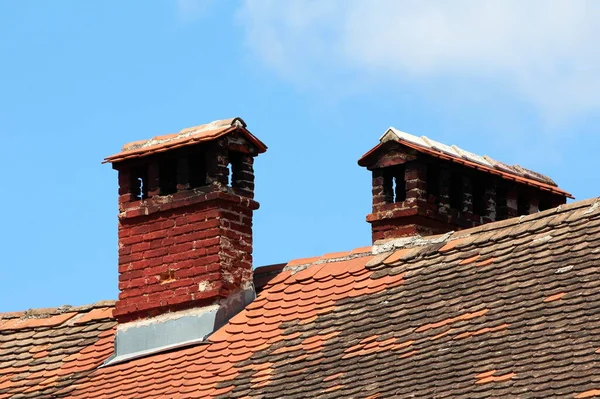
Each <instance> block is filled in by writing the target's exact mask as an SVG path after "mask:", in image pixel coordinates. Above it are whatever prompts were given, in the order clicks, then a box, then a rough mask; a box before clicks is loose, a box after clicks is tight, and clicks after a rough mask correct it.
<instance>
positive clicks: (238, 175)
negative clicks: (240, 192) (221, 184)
mask: <svg viewBox="0 0 600 399" xmlns="http://www.w3.org/2000/svg"><path fill="white" fill-rule="evenodd" d="M228 167H229V168H230V176H231V178H230V185H231V187H233V188H238V187H239V186H240V182H241V180H242V154H240V153H239V152H229V166H228Z"/></svg>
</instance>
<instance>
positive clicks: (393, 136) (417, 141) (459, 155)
mask: <svg viewBox="0 0 600 399" xmlns="http://www.w3.org/2000/svg"><path fill="white" fill-rule="evenodd" d="M387 141H397V142H400V143H402V145H405V146H407V147H410V148H413V149H415V150H417V151H419V152H422V153H425V154H428V155H431V156H434V157H437V158H441V159H444V160H447V161H451V162H455V163H459V164H461V165H465V166H468V167H472V168H475V169H480V170H482V171H484V172H487V173H492V174H495V175H498V176H500V177H502V178H504V179H508V180H514V181H517V182H519V183H522V184H526V185H529V186H534V187H538V188H541V189H543V190H546V191H550V192H553V193H556V194H560V195H564V196H567V197H569V198H574V197H573V196H572V195H571V194H569V193H568V192H566V191H564V190H562V189H560V188H558V186H557V185H556V183H555V182H554V181H553V180H552V179H551V178H550V177H548V176H545V175H543V174H541V173H538V172H534V171H532V170H529V169H526V168H524V167H522V166H520V165H512V166H511V165H507V164H505V163H503V162H500V161H496V160H495V159H492V158H490V157H488V156H487V155H483V156H481V155H477V154H474V153H472V152H470V151H467V150H464V149H462V148H460V147H457V146H455V145H452V146H448V145H446V144H443V143H440V142H438V141H435V140H432V139H430V138H428V137H425V136H421V137H418V136H415V135H412V134H410V133H406V132H402V131H400V130H398V129H396V128H393V127H390V128H389V129H388V130H387V132H386V133H385V134H384V135H383V136H381V139H380V143H379V144H378V145H377V146H375V147H374V148H372V149H371V150H370V151H369V152H367V153H366V154H365V155H363V156H362V157H361V159H360V160H359V161H358V163H359V165H361V166H366V165H367V163H368V159H369V158H371V156H373V154H375V153H376V152H378V150H379V149H380V148H381V147H382V146H383V144H385V143H386V142H387Z"/></svg>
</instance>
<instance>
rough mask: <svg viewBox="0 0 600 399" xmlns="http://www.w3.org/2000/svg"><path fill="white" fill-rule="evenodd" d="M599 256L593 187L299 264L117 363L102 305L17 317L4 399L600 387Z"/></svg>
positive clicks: (595, 391)
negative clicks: (494, 218)
mask: <svg viewBox="0 0 600 399" xmlns="http://www.w3.org/2000/svg"><path fill="white" fill-rule="evenodd" d="M599 262H600V200H597V199H594V200H589V201H581V202H576V203H573V204H570V205H565V206H562V207H559V208H556V209H552V210H548V211H545V212H541V213H538V214H533V215H529V216H523V217H520V218H513V219H509V220H505V221H502V222H496V223H490V224H486V225H483V226H479V227H477V228H473V229H468V230H462V231H460V232H456V233H449V234H446V235H444V236H439V237H429V238H425V239H421V238H405V239H399V240H396V241H393V242H389V243H386V244H383V245H377V246H375V247H373V248H363V249H358V250H355V251H353V252H345V253H336V254H330V255H326V256H323V257H318V258H310V259H301V260H297V261H292V262H290V263H288V264H287V266H286V267H285V268H284V270H283V271H282V272H280V273H279V274H278V275H277V276H276V277H274V278H273V279H272V280H271V281H270V282H269V283H268V284H267V285H266V286H265V287H264V289H263V291H262V292H261V293H260V294H259V296H258V298H257V299H256V300H255V301H254V302H253V303H251V304H250V305H249V306H248V307H247V308H246V309H245V310H244V311H242V312H241V313H239V314H238V315H236V316H235V317H233V318H232V319H231V320H230V322H229V323H228V324H227V325H225V326H224V327H223V328H221V329H220V330H218V331H217V332H216V333H215V334H214V335H212V336H211V337H210V339H209V341H210V343H208V344H203V345H197V346H193V347H188V348H183V349H179V350H174V351H171V352H167V353H162V354H156V355H153V356H149V357H146V358H141V359H136V360H133V361H130V362H127V363H122V364H117V365H113V366H108V367H102V368H96V367H97V366H99V365H100V364H101V363H102V362H103V361H104V360H105V359H106V358H107V357H108V356H109V354H110V349H111V345H110V342H111V334H112V333H113V330H112V326H113V325H114V324H113V323H111V322H110V321H108V320H106V319H95V318H94V319H92V320H89V321H86V322H85V323H84V324H81V325H79V324H77V321H79V322H80V323H81V320H82V319H84V318H85V317H86V315H90V314H91V313H92V311H89V312H88V313H85V312H83V311H77V312H73V311H69V310H67V311H65V312H63V313H62V314H61V315H62V316H61V317H62V318H60V319H54V318H55V317H57V316H56V315H55V316H50V317H47V318H42V319H38V320H36V321H35V322H34V324H35V325H28V323H29V322H28V321H24V322H17V321H15V320H16V319H14V318H13V319H9V320H8V321H5V322H3V323H2V324H0V340H1V341H0V342H1V343H0V350H1V351H2V352H1V353H2V363H1V366H0V375H1V377H0V398H17V397H22V396H20V394H21V393H23V392H24V390H25V387H27V394H28V395H30V396H31V397H37V398H42V397H49V396H48V395H49V394H50V393H52V394H54V395H55V396H57V397H69V398H153V397H168V398H281V397H287V398H312V397H319V398H351V397H356V398H370V399H374V398H391V397H419V398H434V397H435V398H490V397H496V398H499V397H501V398H517V397H527V398H551V397H552V398H588V397H594V396H597V397H600V267H598V263H599ZM70 313H74V314H73V315H71V316H69V317H68V318H67V316H64V315H68V314H70ZM88 317H91V316H88ZM63 318H64V320H63ZM2 320H5V316H3V319H2ZM44 320H48V321H47V322H46V321H44ZM50 320H52V321H50ZM84 320H85V319H84ZM58 321H60V323H59V324H56V323H58ZM19 323H21V324H19ZM48 323H50V324H53V325H54V326H53V327H49V325H48ZM17 326H21V327H22V328H18V329H14V328H17ZM24 326H26V327H24ZM82 327H83V328H82ZM42 333H45V334H46V336H45V337H40V338H37V336H38V335H37V334H42ZM86 333H89V336H88V335H86V336H84V335H83V334H86ZM48 334H51V335H50V336H49V337H48ZM44 351H48V353H47V354H46V353H45V352H44ZM58 351H60V352H58ZM58 353H60V355H59V354H58ZM41 364H43V365H44V366H42V367H38V366H39V365H41Z"/></svg>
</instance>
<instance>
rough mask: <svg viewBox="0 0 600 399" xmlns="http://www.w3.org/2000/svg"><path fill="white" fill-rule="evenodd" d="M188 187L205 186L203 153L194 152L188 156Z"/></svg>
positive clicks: (205, 172) (205, 174)
mask: <svg viewBox="0 0 600 399" xmlns="http://www.w3.org/2000/svg"><path fill="white" fill-rule="evenodd" d="M188 168H189V182H190V188H197V187H202V186H206V184H207V183H206V176H207V168H206V158H205V157H204V156H203V154H200V153H194V154H192V155H190V156H189V158H188Z"/></svg>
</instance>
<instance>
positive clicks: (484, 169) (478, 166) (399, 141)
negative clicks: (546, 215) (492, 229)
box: [358, 128, 573, 242]
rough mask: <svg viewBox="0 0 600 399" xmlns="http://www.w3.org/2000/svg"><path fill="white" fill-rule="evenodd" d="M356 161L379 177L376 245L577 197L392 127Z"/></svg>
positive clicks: (529, 174) (537, 177)
mask: <svg viewBox="0 0 600 399" xmlns="http://www.w3.org/2000/svg"><path fill="white" fill-rule="evenodd" d="M358 164H359V165H360V166H364V167H366V168H367V169H369V170H370V171H371V172H372V173H373V180H372V181H373V191H372V194H373V212H372V213H371V214H369V215H368V216H367V221H368V222H369V223H370V224H371V228H372V239H373V242H376V241H378V240H383V239H390V238H399V237H406V236H414V235H421V236H427V235H433V234H441V233H445V232H449V231H454V230H460V229H463V228H469V227H473V226H477V225H480V224H482V223H488V222H493V221H496V220H503V219H507V218H510V217H515V216H519V215H527V214H529V213H533V212H538V211H540V210H545V209H549V208H552V207H556V206H558V205H560V204H564V203H565V202H566V199H567V197H570V198H573V197H572V196H571V195H570V194H569V193H567V192H566V191H563V190H561V189H559V188H558V187H557V185H556V183H554V181H552V180H551V179H550V178H549V177H547V176H544V175H541V174H539V173H536V172H533V171H530V170H527V169H525V168H522V167H520V166H518V165H513V166H509V165H506V164H503V163H501V162H498V161H495V160H493V159H491V158H489V157H487V156H479V155H476V154H473V153H471V152H468V151H465V150H462V149H461V148H458V147H456V146H447V145H445V144H442V143H438V142H436V141H434V140H431V139H429V138H427V137H424V136H422V137H417V136H413V135H411V134H408V133H404V132H401V131H399V130H396V129H394V128H390V129H388V131H387V132H386V133H385V134H384V135H383V136H382V137H381V139H380V143H379V144H378V145H377V146H376V147H374V148H373V149H371V150H370V151H369V152H367V153H366V154H365V155H364V156H363V157H362V158H361V159H360V160H359V161H358Z"/></svg>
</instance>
